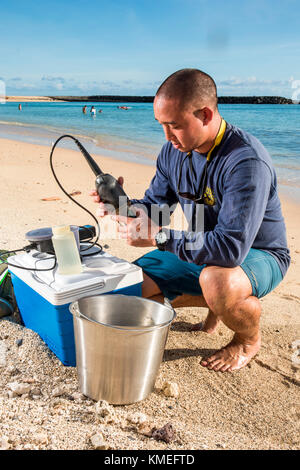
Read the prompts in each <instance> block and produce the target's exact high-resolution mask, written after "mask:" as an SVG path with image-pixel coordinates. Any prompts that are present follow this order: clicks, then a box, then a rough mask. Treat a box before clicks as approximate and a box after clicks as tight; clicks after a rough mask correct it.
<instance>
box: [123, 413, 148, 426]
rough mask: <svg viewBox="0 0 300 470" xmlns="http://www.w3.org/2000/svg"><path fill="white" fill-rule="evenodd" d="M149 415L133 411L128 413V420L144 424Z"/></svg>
mask: <svg viewBox="0 0 300 470" xmlns="http://www.w3.org/2000/svg"><path fill="white" fill-rule="evenodd" d="M147 419H148V418H147V416H146V415H145V414H144V413H139V412H137V413H131V414H128V415H127V420H128V421H130V423H132V424H138V425H140V424H142V423H145V422H146V421H147Z"/></svg>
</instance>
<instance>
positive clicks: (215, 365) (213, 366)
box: [207, 359, 224, 370]
mask: <svg viewBox="0 0 300 470" xmlns="http://www.w3.org/2000/svg"><path fill="white" fill-rule="evenodd" d="M223 364H224V362H223V361H221V360H220V359H216V360H215V361H212V362H210V363H209V364H208V366H207V368H208V369H214V370H218V366H219V367H221V366H222V365H223Z"/></svg>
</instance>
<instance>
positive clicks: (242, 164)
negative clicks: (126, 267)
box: [91, 69, 290, 372]
mask: <svg viewBox="0 0 300 470" xmlns="http://www.w3.org/2000/svg"><path fill="white" fill-rule="evenodd" d="M154 114H155V119H156V120H157V121H158V122H159V123H160V124H161V125H162V127H163V130H164V133H165V137H166V140H167V143H166V144H165V145H164V146H163V147H162V150H161V152H160V154H159V156H158V159H157V168H156V173H155V176H154V178H153V179H152V181H151V184H150V187H149V188H148V189H147V191H146V192H145V195H144V198H143V199H142V200H136V199H134V200H132V203H133V204H134V205H136V204H143V207H144V208H146V209H144V210H138V209H137V211H138V212H137V214H138V217H137V218H135V219H130V218H127V217H124V216H120V215H114V216H112V218H113V219H114V220H117V221H119V222H126V223H125V224H124V223H123V224H119V226H118V231H119V232H120V236H121V238H124V239H127V242H128V243H129V244H130V245H133V246H143V247H145V246H155V247H156V250H154V251H151V252H149V253H148V254H146V255H144V256H142V257H141V258H139V259H138V260H136V261H135V264H137V265H138V266H140V267H141V268H142V270H143V273H144V282H143V287H142V295H143V297H147V298H149V299H152V300H156V301H160V302H163V301H164V297H167V298H168V299H169V300H170V301H171V303H172V305H173V307H175V308H176V307H184V306H199V307H208V309H209V312H208V316H207V318H206V320H205V321H204V323H203V324H197V325H194V327H193V329H194V330H200V329H201V330H202V331H204V332H206V333H213V332H214V331H215V329H216V327H217V325H218V324H219V322H220V321H222V322H223V323H224V324H225V325H226V326H227V327H228V328H230V329H231V330H233V332H234V336H233V338H232V340H231V342H230V343H229V344H228V345H226V346H225V347H224V348H222V349H221V350H220V351H218V352H216V353H215V354H213V355H212V356H210V357H208V358H204V359H203V360H202V361H201V365H202V366H204V367H207V368H208V369H213V370H215V371H221V372H225V371H233V370H237V369H241V368H242V367H244V366H246V364H248V362H249V361H250V360H251V358H252V357H253V356H255V354H256V353H257V352H258V350H259V348H260V343H261V337H260V330H259V320H260V314H261V305H260V302H259V298H261V297H263V296H265V295H266V294H268V293H269V292H270V291H272V290H273V289H274V288H275V287H276V286H277V285H278V284H279V282H280V281H281V280H282V278H283V276H284V275H285V273H286V271H287V269H288V266H289V263H290V256H289V250H288V248H287V241H286V231H285V224H284V220H283V217H282V213H281V207H280V201H279V198H278V195H277V183H276V175H275V171H274V168H273V165H272V161H271V157H270V156H269V154H268V152H267V151H266V149H265V148H264V147H263V145H262V144H261V143H260V142H259V141H258V140H257V139H256V138H255V137H253V136H252V135H250V134H248V133H247V132H244V131H242V130H241V129H239V128H237V127H235V126H233V125H231V124H229V123H227V122H225V121H224V120H223V119H222V117H221V116H220V114H219V111H218V105H217V90H216V85H215V82H214V81H213V79H212V78H211V77H210V76H209V75H207V74H206V73H204V72H201V71H200V70H196V69H183V70H179V71H178V72H175V73H174V74H172V75H171V76H170V77H168V78H167V79H166V80H165V81H164V82H163V84H162V85H161V86H160V87H159V89H158V91H157V93H156V96H155V99H154ZM119 182H120V183H121V184H123V178H122V177H120V178H119ZM91 195H92V196H93V197H94V200H95V201H96V202H100V199H99V197H98V196H97V195H96V193H95V192H94V191H93V192H92V193H91ZM178 202H179V203H180V205H181V206H182V208H183V210H184V213H185V214H187V208H188V209H189V210H190V216H191V217H190V222H191V225H190V229H189V230H188V231H182V232H178V231H176V230H167V229H166V228H164V227H163V225H167V224H164V223H163V222H162V219H163V217H161V218H160V220H159V218H158V217H156V220H153V218H152V220H151V219H150V218H148V214H150V210H151V207H153V205H155V206H156V207H159V208H163V207H165V206H168V207H172V210H174V205H176V203H178ZM201 207H202V209H203V208H204V224H203V225H202V228H201V227H200V228H199V227H197V224H195V220H194V219H195V214H196V213H197V209H199V208H201ZM202 212H203V210H202ZM106 214H107V211H106V208H105V206H104V204H103V203H101V202H100V208H99V210H98V215H99V216H104V215H106ZM195 227H196V228H195Z"/></svg>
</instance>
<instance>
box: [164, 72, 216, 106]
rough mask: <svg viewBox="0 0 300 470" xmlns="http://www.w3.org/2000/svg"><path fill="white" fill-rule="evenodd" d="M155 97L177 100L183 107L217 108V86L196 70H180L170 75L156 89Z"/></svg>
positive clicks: (204, 74) (205, 74) (208, 76)
mask: <svg viewBox="0 0 300 470" xmlns="http://www.w3.org/2000/svg"><path fill="white" fill-rule="evenodd" d="M155 96H157V97H164V98H167V99H174V98H177V99H178V98H179V99H180V100H182V102H183V104H184V105H187V104H191V103H192V104H194V105H195V106H196V107H201V106H203V105H204V104H209V105H210V106H213V108H214V109H217V108H218V97H217V86H216V84H215V81H214V80H213V79H212V78H211V76H210V75H208V74H207V73H205V72H202V71H201V70H198V69H181V70H178V71H177V72H174V73H172V75H170V76H169V77H168V78H167V79H166V80H165V81H164V82H163V83H162V84H161V85H160V87H159V88H158V90H157V92H156V95H155Z"/></svg>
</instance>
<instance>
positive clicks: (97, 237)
mask: <svg viewBox="0 0 300 470" xmlns="http://www.w3.org/2000/svg"><path fill="white" fill-rule="evenodd" d="M65 137H69V138H70V139H72V140H74V142H75V143H76V144H77V145H78V143H79V144H80V142H79V141H78V140H77V139H76V138H75V137H73V136H72V135H69V134H65V135H62V136H60V137H59V138H58V139H57V140H56V142H54V144H53V146H52V150H51V153H50V168H51V171H52V174H53V176H54V179H55V181H56V182H57V184H58V186H59V187H60V189H61V190H62V192H63V193H64V194H65V195H66V196H67V197H68V198H69V199H71V201H73V202H75V204H77V206H79V207H81V209H83V210H84V211H86V212H87V213H88V214H89V215H90V216H91V217H92V218H93V219H94V220H95V222H96V226H97V229H98V234H97V236H96V240H95V242H93V244H92V245H91V246H90V247H88V248H86V249H85V250H82V251H87V250H88V249H90V248H92V247H93V246H94V245H96V244H97V241H98V240H99V237H100V225H99V222H98V220H97V219H96V217H95V216H94V214H92V213H91V212H90V211H89V210H88V209H86V207H84V206H82V205H81V204H80V203H79V202H78V201H76V200H75V199H73V198H72V197H71V196H70V194H68V193H67V191H66V190H65V189H64V188H63V186H62V185H61V183H60V182H59V180H58V178H57V176H56V173H55V171H54V167H53V152H54V149H55V147H56V145H57V144H58V142H59V141H60V140H62V139H64V138H65ZM79 148H80V147H79ZM101 248H102V247H101Z"/></svg>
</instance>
